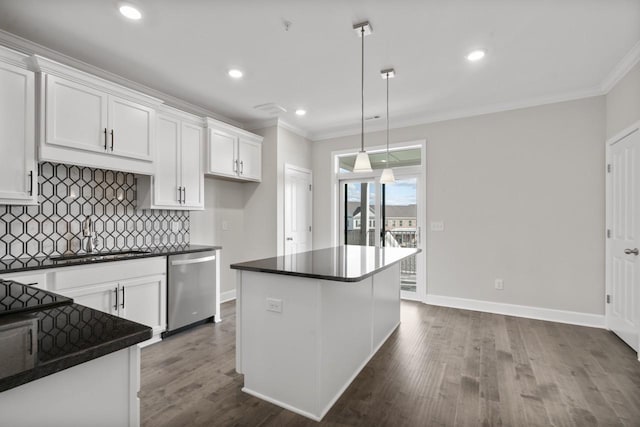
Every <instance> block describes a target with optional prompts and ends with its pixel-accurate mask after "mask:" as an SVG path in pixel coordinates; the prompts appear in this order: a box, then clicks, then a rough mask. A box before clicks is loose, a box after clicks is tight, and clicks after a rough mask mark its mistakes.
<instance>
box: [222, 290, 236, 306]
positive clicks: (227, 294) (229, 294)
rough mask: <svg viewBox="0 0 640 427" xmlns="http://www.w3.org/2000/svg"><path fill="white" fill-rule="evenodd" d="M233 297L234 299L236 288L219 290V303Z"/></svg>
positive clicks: (231, 299) (230, 299)
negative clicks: (224, 290)
mask: <svg viewBox="0 0 640 427" xmlns="http://www.w3.org/2000/svg"><path fill="white" fill-rule="evenodd" d="M234 299H236V290H235V289H232V290H230V291H226V292H220V303H221V304H222V303H223V302H227V301H233V300H234Z"/></svg>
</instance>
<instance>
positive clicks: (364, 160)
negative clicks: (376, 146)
mask: <svg viewBox="0 0 640 427" xmlns="http://www.w3.org/2000/svg"><path fill="white" fill-rule="evenodd" d="M353 171H354V172H371V171H372V169H371V162H370V161H369V155H368V154H367V152H366V151H360V152H359V153H358V155H357V156H356V162H355V163H354V165H353Z"/></svg>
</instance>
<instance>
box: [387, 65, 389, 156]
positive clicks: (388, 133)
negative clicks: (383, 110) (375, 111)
mask: <svg viewBox="0 0 640 427" xmlns="http://www.w3.org/2000/svg"><path fill="white" fill-rule="evenodd" d="M387 166H389V73H387Z"/></svg>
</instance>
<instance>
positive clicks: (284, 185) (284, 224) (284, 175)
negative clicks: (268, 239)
mask: <svg viewBox="0 0 640 427" xmlns="http://www.w3.org/2000/svg"><path fill="white" fill-rule="evenodd" d="M290 170H291V171H295V172H301V173H306V174H308V175H309V179H310V181H311V191H309V224H311V232H310V233H309V245H310V246H309V247H310V250H313V171H312V170H311V169H307V168H303V167H301V166H296V165H294V164H291V163H285V164H284V169H283V171H282V205H281V206H282V233H280V234H281V235H280V239H281V242H282V255H285V254H286V245H287V241H286V238H287V236H286V234H287V231H286V230H287V209H286V203H287V200H286V199H287V198H286V197H285V196H286V191H287V171H290Z"/></svg>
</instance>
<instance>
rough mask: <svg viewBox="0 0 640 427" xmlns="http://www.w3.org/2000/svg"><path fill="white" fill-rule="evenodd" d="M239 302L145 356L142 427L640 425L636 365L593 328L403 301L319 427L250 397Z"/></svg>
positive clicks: (619, 346)
mask: <svg viewBox="0 0 640 427" xmlns="http://www.w3.org/2000/svg"><path fill="white" fill-rule="evenodd" d="M242 383H243V378H242V376H241V375H239V374H237V373H236V372H235V304H234V303H233V302H230V303H225V304H223V321H222V322H221V323H219V324H216V325H213V324H209V325H203V326H200V327H198V328H195V329H193V330H191V331H189V332H186V333H183V334H180V335H177V336H174V337H171V338H169V339H167V340H165V341H163V342H161V343H159V344H156V345H153V346H150V347H147V348H145V349H144V350H143V351H142V390H141V393H140V398H141V412H142V424H143V425H144V426H154V427H156V426H307V425H308V426H315V425H318V424H322V425H328V426H329V425H331V426H480V425H482V426H493V425H504V426H547V425H555V426H579V427H582V426H596V425H600V426H618V425H624V426H640V362H638V360H637V358H636V354H635V353H634V352H633V351H632V350H631V349H630V348H629V347H627V346H626V345H625V344H624V343H623V342H622V341H620V340H619V339H618V338H617V337H616V336H615V335H613V334H612V333H610V332H608V331H605V330H601V329H594V328H586V327H580V326H571V325H564V324H560V323H552V322H543V321H538V320H529V319H521V318H516V317H509V316H501V315H495V314H487V313H480V312H474V311H466V310H457V309H451V308H443V307H435V306H429V305H423V304H419V303H413V302H403V303H402V324H401V325H400V327H399V328H398V330H396V332H395V333H394V334H393V335H392V336H391V337H390V338H389V340H388V341H387V342H386V343H385V345H384V346H383V347H382V348H381V349H380V351H379V352H378V353H377V354H376V355H375V356H374V358H373V359H372V360H371V361H370V362H369V364H368V365H367V366H366V367H365V368H364V369H363V371H362V372H361V373H360V375H358V377H357V378H356V380H355V381H354V382H353V383H352V384H351V386H350V387H349V388H348V389H347V391H346V392H345V393H344V394H343V395H342V397H341V398H340V399H339V400H338V402H337V403H336V404H335V405H334V407H333V408H332V409H331V411H330V412H329V413H328V414H327V416H326V417H325V418H324V420H323V422H322V423H316V422H313V421H310V420H307V419H306V418H304V417H301V416H299V415H296V414H294V413H291V412H289V411H286V410H284V409H281V408H279V407H277V406H275V405H272V404H270V403H267V402H264V401H262V400H259V399H257V398H254V397H252V396H249V395H247V394H245V393H243V392H242V391H240V388H241V387H242Z"/></svg>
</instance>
